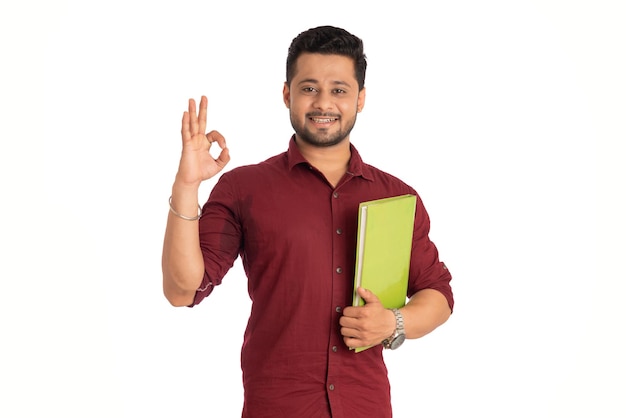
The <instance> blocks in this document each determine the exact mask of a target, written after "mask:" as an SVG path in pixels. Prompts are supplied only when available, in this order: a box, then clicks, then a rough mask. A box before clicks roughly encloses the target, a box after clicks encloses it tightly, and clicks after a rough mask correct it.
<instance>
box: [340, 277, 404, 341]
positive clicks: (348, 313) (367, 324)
mask: <svg viewBox="0 0 626 418" xmlns="http://www.w3.org/2000/svg"><path fill="white" fill-rule="evenodd" d="M357 293H358V294H359V296H360V297H361V298H362V299H363V300H364V301H365V305H363V306H348V307H346V308H345V309H344V310H343V316H342V317H341V318H340V319H339V325H340V326H341V335H343V341H344V343H345V344H346V345H347V346H348V347H349V348H356V347H367V346H372V345H376V344H380V343H381V342H382V341H383V340H384V339H385V338H388V337H390V336H391V334H393V332H394V330H395V329H396V319H395V316H394V314H393V312H392V311H391V310H390V309H386V308H385V307H384V306H383V304H382V303H381V302H380V300H379V299H378V297H377V296H376V295H375V294H374V293H372V292H370V291H369V290H367V289H363V288H361V287H359V288H358V289H357Z"/></svg>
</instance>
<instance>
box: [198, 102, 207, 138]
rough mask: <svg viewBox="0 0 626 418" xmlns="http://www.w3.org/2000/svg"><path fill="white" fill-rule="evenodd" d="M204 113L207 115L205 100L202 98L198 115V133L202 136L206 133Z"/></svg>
mask: <svg viewBox="0 0 626 418" xmlns="http://www.w3.org/2000/svg"><path fill="white" fill-rule="evenodd" d="M206 113H207V98H206V96H202V97H201V98H200V113H198V133H201V134H204V133H205V132H206Z"/></svg>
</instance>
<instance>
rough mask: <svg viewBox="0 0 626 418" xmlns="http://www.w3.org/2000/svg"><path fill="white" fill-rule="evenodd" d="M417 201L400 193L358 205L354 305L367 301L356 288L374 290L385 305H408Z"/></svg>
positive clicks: (415, 198) (359, 349)
mask: <svg viewBox="0 0 626 418" xmlns="http://www.w3.org/2000/svg"><path fill="white" fill-rule="evenodd" d="M416 202H417V197H416V196H414V195H401V196H394V197H389V198H384V199H378V200H372V201H368V202H362V203H361V204H360V205H359V215H358V229H357V249H356V266H355V277H354V290H353V306H360V305H363V304H364V302H363V300H361V298H360V297H359V295H358V294H357V293H356V289H357V287H363V288H365V289H369V290H370V291H372V292H373V293H374V294H375V295H376V296H377V297H378V298H379V299H380V301H381V302H382V304H383V305H384V306H385V308H388V309H391V308H401V307H402V306H404V305H405V304H406V293H407V286H408V278H409V266H410V262H411V248H412V242H413V224H414V221H415V206H416ZM367 348H369V347H359V348H356V349H355V351H356V352H360V351H363V350H365V349H367Z"/></svg>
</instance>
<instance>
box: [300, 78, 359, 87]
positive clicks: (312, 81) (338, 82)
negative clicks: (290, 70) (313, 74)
mask: <svg viewBox="0 0 626 418" xmlns="http://www.w3.org/2000/svg"><path fill="white" fill-rule="evenodd" d="M306 83H312V84H318V83H319V81H318V80H316V79H314V78H307V79H304V80H301V81H300V82H299V83H298V85H300V84H306ZM332 83H333V84H334V85H336V86H346V87H351V86H350V84H349V83H347V82H345V81H341V80H336V81H333V82H332Z"/></svg>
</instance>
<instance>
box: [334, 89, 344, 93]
mask: <svg viewBox="0 0 626 418" xmlns="http://www.w3.org/2000/svg"><path fill="white" fill-rule="evenodd" d="M333 93H335V94H346V91H345V90H343V89H335V90H333Z"/></svg>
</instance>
